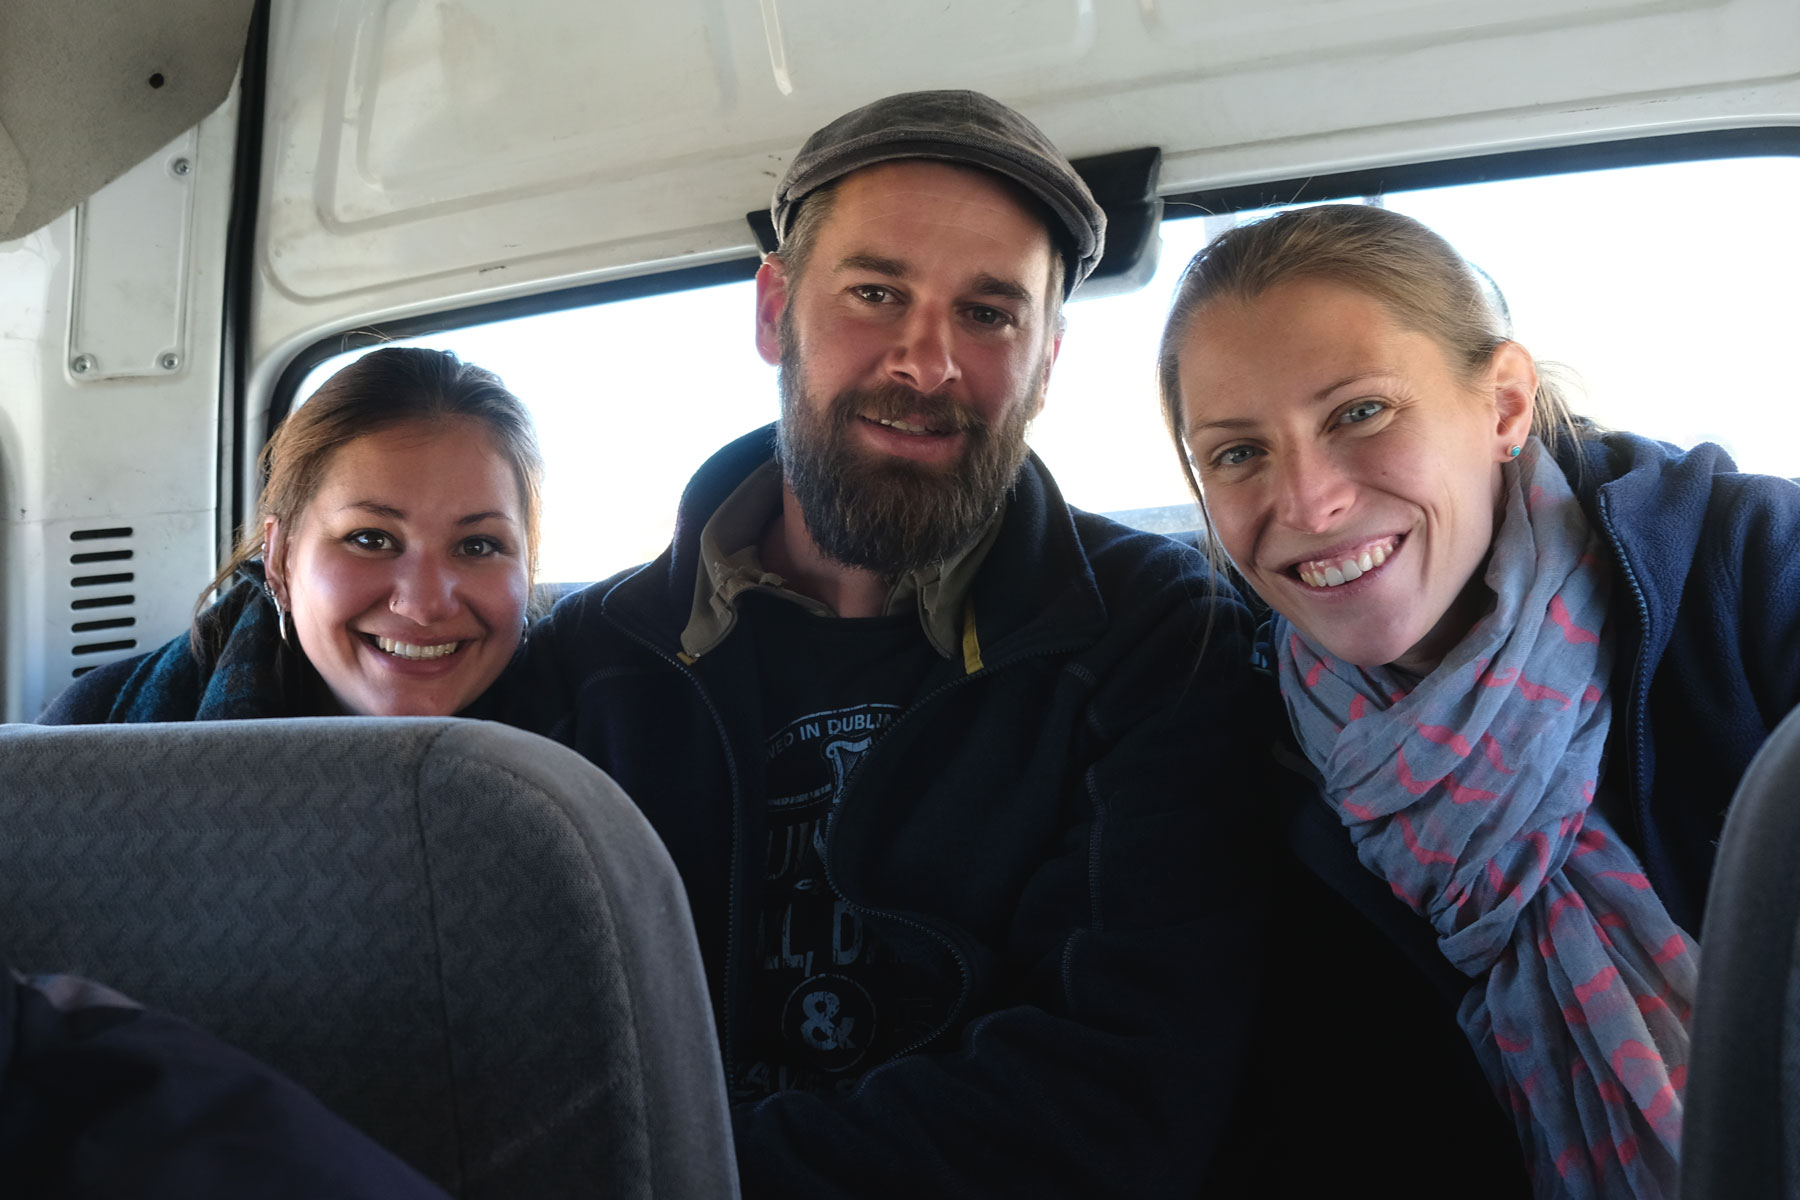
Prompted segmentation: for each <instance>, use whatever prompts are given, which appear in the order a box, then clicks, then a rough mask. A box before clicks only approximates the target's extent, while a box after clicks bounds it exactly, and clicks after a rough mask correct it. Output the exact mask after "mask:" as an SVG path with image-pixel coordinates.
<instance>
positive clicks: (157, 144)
mask: <svg viewBox="0 0 1800 1200" xmlns="http://www.w3.org/2000/svg"><path fill="white" fill-rule="evenodd" d="M252 7H253V0H158V2H156V3H144V2H142V0H100V2H90V3H84V4H80V5H72V4H70V3H68V0H8V2H7V3H6V4H4V5H0V241H4V240H9V239H12V238H19V237H23V236H25V235H26V234H28V233H30V232H32V231H33V230H35V229H37V228H39V227H40V226H43V225H45V224H47V223H49V222H50V221H53V220H55V219H56V218H57V217H59V216H61V215H62V214H63V213H65V212H67V211H68V210H69V209H70V208H72V207H74V206H75V205H76V204H79V203H80V202H81V201H83V200H85V199H86V198H87V197H88V196H90V195H92V194H93V193H94V192H96V191H98V190H99V189H100V188H102V187H104V186H106V184H108V183H110V182H112V181H113V180H114V179H116V178H118V177H119V176H120V175H122V174H124V173H125V172H126V171H128V170H130V169H131V168H132V167H134V166H136V165H137V164H138V163H139V162H141V161H143V160H144V159H145V158H147V157H148V156H149V155H151V154H153V153H155V152H156V151H157V150H158V149H160V148H162V147H163V146H165V145H167V144H168V143H169V142H170V141H172V140H173V139H174V138H175V137H176V136H177V135H179V134H180V133H181V132H182V131H183V130H185V129H189V128H191V127H193V126H194V125H196V124H198V123H199V122H200V120H201V118H203V117H205V116H206V115H207V114H208V113H210V112H212V111H213V110H214V109H215V108H217V107H219V105H220V104H222V103H223V102H224V100H225V97H226V96H227V94H228V93H229V92H230V90H231V83H232V80H233V79H234V78H235V77H236V75H237V69H238V62H239V60H240V59H241V58H242V57H243V52H244V37H245V34H246V32H247V31H248V29H249V26H250V11H251V8H252Z"/></svg>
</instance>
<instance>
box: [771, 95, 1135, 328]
mask: <svg viewBox="0 0 1800 1200" xmlns="http://www.w3.org/2000/svg"><path fill="white" fill-rule="evenodd" d="M897 158H934V159H941V160H943V161H945V162H952V163H962V164H965V165H967V166H971V167H980V168H982V169H984V170H988V171H993V172H995V173H997V174H1000V175H1004V176H1005V177H1006V178H1008V179H1010V180H1012V181H1013V182H1014V183H1016V184H1018V185H1019V186H1020V187H1022V188H1024V189H1025V190H1026V191H1027V192H1030V193H1031V194H1032V195H1033V196H1035V197H1036V198H1037V199H1038V200H1040V201H1042V202H1043V204H1044V207H1046V208H1048V209H1049V210H1050V213H1051V215H1052V216H1053V217H1054V218H1055V220H1056V222H1057V224H1056V225H1055V226H1053V227H1052V228H1051V230H1050V234H1051V239H1050V240H1051V241H1052V242H1053V243H1055V245H1056V246H1057V248H1058V249H1059V250H1061V251H1062V255H1063V258H1064V260H1065V262H1066V263H1067V269H1066V270H1064V272H1063V295H1064V296H1067V295H1068V294H1069V293H1070V292H1073V291H1074V290H1075V287H1076V285H1077V284H1079V283H1080V282H1081V281H1082V280H1083V279H1086V278H1087V277H1088V273H1089V272H1091V271H1092V270H1093V269H1094V266H1095V264H1097V263H1098V262H1099V261H1100V254H1101V252H1102V251H1103V250H1104V249H1105V247H1106V214H1105V212H1103V211H1102V210H1101V208H1100V205H1099V204H1098V203H1096V202H1095V200H1094V196H1093V193H1092V192H1090V191H1088V186H1087V184H1085V183H1083V182H1082V180H1081V176H1079V175H1077V174H1076V173H1075V168H1074V167H1072V166H1070V165H1069V160H1068V159H1067V158H1064V157H1063V154H1062V151H1060V150H1058V149H1057V148H1056V146H1055V145H1054V144H1053V143H1052V142H1051V141H1050V139H1049V138H1047V137H1045V136H1044V132H1043V130H1041V129H1039V128H1038V127H1037V126H1036V125H1033V124H1032V123H1031V122H1030V121H1028V120H1026V119H1025V117H1024V116H1022V115H1021V114H1019V113H1017V112H1015V111H1014V110H1012V109H1010V108H1008V107H1007V106H1006V105H1004V104H1002V103H1000V102H999V101H998V100H995V99H993V98H992V97H990V96H984V95H982V94H981V93H980V92H969V91H936V92H903V93H901V94H900V95H897V96H888V97H886V98H884V99H881V100H877V101H875V102H874V103H872V104H865V105H864V106H863V107H861V108H859V109H857V110H855V111H854V112H849V113H845V114H844V115H843V116H841V117H839V118H838V119H837V120H835V121H833V122H832V123H831V124H829V125H827V126H825V127H824V128H823V129H821V130H819V131H818V132H817V133H815V134H813V135H812V136H811V137H809V138H807V139H806V144H805V145H804V146H802V147H800V153H799V154H797V155H796V156H795V157H794V161H793V162H792V163H790V164H788V169H787V174H785V175H783V176H782V178H781V182H780V183H778V184H777V185H776V186H775V200H774V203H772V204H771V205H770V206H769V215H770V216H771V217H772V218H774V222H775V234H776V237H777V238H779V239H780V240H782V241H786V240H787V236H788V231H789V230H790V229H791V228H792V227H793V223H794V213H795V211H796V210H797V209H798V208H799V206H800V202H801V201H802V200H804V199H806V197H807V196H808V195H809V194H810V193H811V192H813V191H814V190H816V189H817V188H819V187H821V186H823V185H825V184H827V183H830V182H831V181H832V180H834V179H841V178H843V177H844V176H845V175H848V174H849V173H850V172H852V171H858V170H861V169H862V168H863V167H869V166H874V165H875V164H876V163H881V162H889V161H891V160H893V159H897Z"/></svg>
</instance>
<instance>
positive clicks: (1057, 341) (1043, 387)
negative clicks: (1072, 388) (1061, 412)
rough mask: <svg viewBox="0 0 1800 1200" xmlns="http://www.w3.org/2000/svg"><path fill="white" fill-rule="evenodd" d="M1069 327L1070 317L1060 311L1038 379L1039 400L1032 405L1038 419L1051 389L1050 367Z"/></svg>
mask: <svg viewBox="0 0 1800 1200" xmlns="http://www.w3.org/2000/svg"><path fill="white" fill-rule="evenodd" d="M1068 328H1069V319H1068V318H1067V317H1065V316H1063V314H1062V313H1061V312H1060V311H1059V312H1058V313H1057V314H1056V328H1055V330H1053V331H1052V332H1051V334H1050V352H1049V353H1048V354H1046V355H1044V377H1043V378H1042V379H1040V380H1038V389H1037V401H1036V403H1034V404H1033V405H1032V408H1031V417H1032V420H1034V421H1035V420H1036V419H1037V416H1038V414H1039V413H1041V412H1043V411H1044V396H1045V393H1047V392H1048V391H1049V390H1050V369H1051V368H1052V367H1054V366H1055V365H1056V356H1057V355H1058V354H1061V353H1062V340H1063V334H1064V333H1065V332H1067V330H1068Z"/></svg>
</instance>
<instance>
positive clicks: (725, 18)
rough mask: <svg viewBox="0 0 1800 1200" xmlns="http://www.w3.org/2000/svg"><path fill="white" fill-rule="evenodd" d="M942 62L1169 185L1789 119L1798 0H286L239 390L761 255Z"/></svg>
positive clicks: (1794, 113)
mask: <svg viewBox="0 0 1800 1200" xmlns="http://www.w3.org/2000/svg"><path fill="white" fill-rule="evenodd" d="M950 85H955V86H972V87H978V88H981V89H984V90H987V91H990V92H992V93H993V94H995V95H997V96H1000V97H1001V98H1003V99H1006V100H1008V101H1009V102H1011V103H1014V104H1016V105H1017V106H1019V107H1020V108H1022V109H1023V110H1024V111H1026V112H1027V113H1029V114H1030V115H1031V116H1033V117H1034V118H1035V119H1037V120H1038V121H1039V123H1040V124H1042V125H1043V126H1044V127H1045V129H1046V130H1047V131H1048V132H1049V133H1050V134H1051V136H1052V137H1054V138H1055V139H1056V140H1057V141H1058V142H1059V143H1060V144H1061V145H1062V146H1064V148H1065V149H1067V150H1068V151H1069V152H1070V153H1071V154H1073V155H1084V154H1095V153H1101V152H1104V151H1108V150H1116V149H1121V148H1125V147H1129V146H1137V145H1160V146H1162V147H1163V149H1164V164H1165V165H1164V172H1163V179H1164V186H1165V188H1166V189H1167V190H1169V191H1178V190H1187V189H1192V188H1196V187H1200V186H1210V185H1220V184H1227V183H1239V182H1250V181H1255V180H1264V179H1279V178H1292V177H1298V176H1305V175H1308V174H1316V173H1324V172H1331V171H1340V170H1345V169H1350V168H1354V167H1361V166H1374V165H1382V164H1389V163H1395V162H1406V161H1422V160H1433V159H1441V158H1445V157H1453V156H1463V155H1472V154H1479V153H1486V152H1493V151H1498V150H1507V149H1521V148H1528V147H1537V146H1547V145H1559V144H1568V143H1574V142H1583V141H1595V140H1606V139H1615V138H1622V137H1630V136H1640V135H1645V134H1651V133H1660V132H1673V131H1684V130H1696V129H1707V128H1721V127H1735V126H1750V125H1768V124H1793V123H1795V122H1796V120H1797V119H1800V5H1796V4H1794V3H1793V0H1573V2H1570V0H1515V2H1513V3H1510V4H1506V5H1495V4H1493V3H1491V0H1259V2H1258V3H1254V4H1251V3H1245V2H1243V0H1010V2H1006V0H1002V2H994V0H943V2H940V3H934V4H932V5H930V6H922V5H910V4H895V3H892V2H891V0H760V3H758V4H751V3H748V2H747V0H657V2H655V3H651V2H649V0H636V2H633V3H616V4H608V5H591V4H588V3H554V2H551V0H530V2H519V0H338V3H336V4H315V3H304V4H302V3H293V2H291V0H290V2H288V3H279V2H278V3H277V5H276V10H275V21H274V34H273V62H272V67H271V104H270V108H269V117H268V122H267V147H266V155H267V157H266V162H265V180H266V184H267V187H266V193H267V194H266V195H265V196H264V197H263V209H262V218H261V234H260V249H261V255H260V260H259V273H258V291H257V323H256V337H255V341H254V357H255V360H256V362H257V363H258V371H257V374H256V376H255V380H254V386H255V389H256V391H257V395H255V396H253V398H252V399H253V401H258V402H259V401H260V400H261V398H262V393H263V392H264V391H265V390H266V389H267V388H268V387H269V385H270V383H271V382H272V379H273V376H274V374H275V373H276V372H277V371H279V369H280V367H281V366H282V365H283V364H284V363H285V361H286V359H287V357H288V356H290V355H291V354H292V353H293V352H294V351H296V350H297V349H298V348H299V347H300V346H301V345H303V344H305V343H307V342H310V341H312V340H314V339H315V338H317V337H319V336H321V335H322V334H324V333H327V332H331V331H336V330H341V329H345V328H349V327H353V326H355V325H358V324H362V323H366V322H370V321H373V320H377V319H380V318H383V317H391V316H395V315H400V314H406V313H416V312H420V311H431V310H436V309H442V308H446V307H452V306H456V305H459V304H464V303H468V302H472V301H476V300H483V299H496V298H500V297H504V296H508V295H517V294H521V293H530V292H537V291H543V290H546V289H549V288H552V287H557V286H563V285H567V284H572V283H577V282H589V281H595V280H601V279H606V278H611V277H617V276H622V275H632V274H640V273H644V272H648V271H656V270H662V269H666V268H669V267H674V266H680V265H693V264H698V263H704V262H708V261H717V260H720V259H725V258H732V257H738V256H743V255H747V254H750V253H753V243H752V239H751V236H750V233H749V230H748V228H747V226H746V225H745V223H744V221H743V214H744V213H745V212H747V211H749V210H751V209H754V208H758V207H761V206H763V205H765V204H766V203H767V200H768V195H769V192H770V190H771V187H772V184H773V182H774V179H775V178H776V177H777V176H778V175H779V174H780V172H781V171H782V169H783V168H784V167H785V165H786V163H787V161H788V159H789V157H790V156H791V155H792V154H793V152H794V151H795V150H796V149H797V147H798V145H799V143H800V141H801V140H802V139H803V138H804V137H805V135H806V134H807V133H808V132H809V131H810V130H812V129H813V128H816V127H817V126H818V125H820V124H822V123H823V122H824V121H826V120H829V119H830V118H831V117H833V116H835V115H837V114H838V113H839V112H842V111H844V110H846V109H848V108H849V107H852V106H854V105H855V104H858V103H861V102H863V101H866V100H868V99H871V98H873V97H875V96H878V95H882V94H884V93H887V92H891V91H896V90H902V89H905V88H911V87H932V86H950ZM252 407H253V408H255V407H260V404H259V403H253V405H252ZM244 432H245V435H246V436H247V437H248V438H251V439H254V438H256V437H258V436H260V432H259V431H252V430H246V431H244Z"/></svg>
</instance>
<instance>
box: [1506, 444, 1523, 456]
mask: <svg viewBox="0 0 1800 1200" xmlns="http://www.w3.org/2000/svg"><path fill="white" fill-rule="evenodd" d="M1523 449H1525V447H1523V446H1508V447H1507V448H1506V457H1508V458H1517V457H1519V452H1520V451H1521V450H1523Z"/></svg>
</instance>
